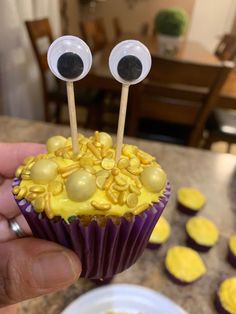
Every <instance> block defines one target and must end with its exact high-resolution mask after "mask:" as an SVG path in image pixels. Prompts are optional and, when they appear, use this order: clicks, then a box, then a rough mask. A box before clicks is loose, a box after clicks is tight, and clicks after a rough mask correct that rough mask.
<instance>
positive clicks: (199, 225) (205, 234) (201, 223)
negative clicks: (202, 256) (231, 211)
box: [186, 216, 219, 246]
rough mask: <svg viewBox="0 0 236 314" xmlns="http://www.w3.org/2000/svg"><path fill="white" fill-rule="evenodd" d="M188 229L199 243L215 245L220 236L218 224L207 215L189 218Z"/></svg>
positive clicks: (190, 234)
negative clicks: (206, 216)
mask: <svg viewBox="0 0 236 314" xmlns="http://www.w3.org/2000/svg"><path fill="white" fill-rule="evenodd" d="M186 230H187V233H188V234H189V236H190V237H191V238H192V239H193V240H194V241H195V242H197V243H198V244H200V245H206V246H213V245H214V244H215V243H216V242H217V241H218V238H219V231H218V229H217V227H216V225H215V224H214V223H213V222H211V221H210V220H209V219H207V218H205V217H200V216H198V217H193V218H191V219H189V220H188V222H187V224H186Z"/></svg>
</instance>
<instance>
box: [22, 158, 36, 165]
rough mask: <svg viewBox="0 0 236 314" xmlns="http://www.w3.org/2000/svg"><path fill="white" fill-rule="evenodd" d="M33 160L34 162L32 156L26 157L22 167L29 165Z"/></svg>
mask: <svg viewBox="0 0 236 314" xmlns="http://www.w3.org/2000/svg"><path fill="white" fill-rule="evenodd" d="M34 160H35V157H33V156H29V157H26V158H25V159H24V165H26V164H28V163H31V162H32V161H34Z"/></svg>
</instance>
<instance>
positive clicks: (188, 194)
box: [177, 187, 206, 210]
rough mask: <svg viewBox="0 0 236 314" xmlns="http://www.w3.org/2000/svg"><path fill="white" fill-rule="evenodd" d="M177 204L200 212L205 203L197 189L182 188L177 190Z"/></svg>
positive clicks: (203, 197)
mask: <svg viewBox="0 0 236 314" xmlns="http://www.w3.org/2000/svg"><path fill="white" fill-rule="evenodd" d="M177 199H178V201H179V203H181V204H182V205H184V206H185V207H188V208H190V209H192V210H200V209H201V208H202V207H203V206H204V205H205V203H206V199H205V196H204V195H203V194H202V193H201V192H200V191H199V190H197V189H194V188H188V187H184V188H181V189H179V190H178V192H177Z"/></svg>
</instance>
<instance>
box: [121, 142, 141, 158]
mask: <svg viewBox="0 0 236 314" xmlns="http://www.w3.org/2000/svg"><path fill="white" fill-rule="evenodd" d="M137 150H138V148H137V147H136V146H134V145H128V144H125V145H123V147H122V153H123V154H124V155H125V156H127V157H129V158H132V157H133V156H134V155H136V152H137Z"/></svg>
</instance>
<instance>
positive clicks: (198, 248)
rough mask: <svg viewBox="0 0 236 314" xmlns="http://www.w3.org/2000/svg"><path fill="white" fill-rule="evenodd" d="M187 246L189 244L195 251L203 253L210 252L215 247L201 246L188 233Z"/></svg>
mask: <svg viewBox="0 0 236 314" xmlns="http://www.w3.org/2000/svg"><path fill="white" fill-rule="evenodd" d="M186 244H187V246H189V247H191V248H192V249H194V250H196V251H198V252H202V253H206V252H208V251H209V250H210V249H211V248H212V247H213V246H214V245H213V246H207V245H202V244H199V243H197V242H196V241H195V240H194V239H192V238H191V237H190V235H189V234H188V233H187V240H186Z"/></svg>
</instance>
